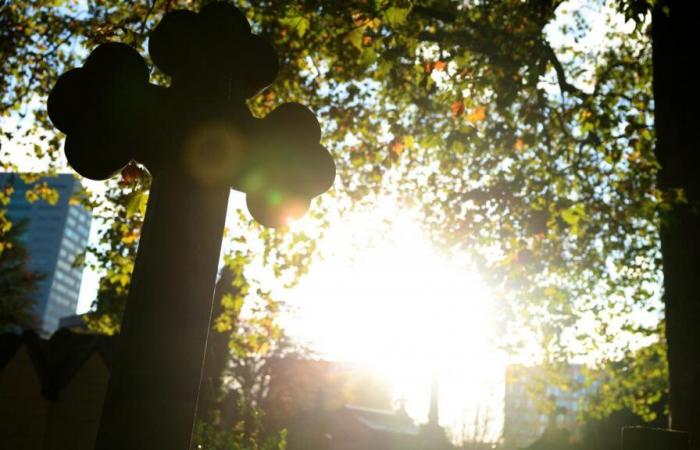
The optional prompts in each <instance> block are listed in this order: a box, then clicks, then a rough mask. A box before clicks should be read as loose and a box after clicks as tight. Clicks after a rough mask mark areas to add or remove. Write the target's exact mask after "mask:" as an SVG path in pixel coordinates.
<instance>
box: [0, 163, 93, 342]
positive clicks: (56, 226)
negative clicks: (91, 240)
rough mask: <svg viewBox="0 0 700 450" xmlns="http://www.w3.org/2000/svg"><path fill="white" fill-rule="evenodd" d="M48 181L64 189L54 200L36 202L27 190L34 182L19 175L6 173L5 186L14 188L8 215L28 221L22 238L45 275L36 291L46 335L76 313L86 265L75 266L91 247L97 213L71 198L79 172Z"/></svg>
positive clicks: (0, 179) (33, 266)
mask: <svg viewBox="0 0 700 450" xmlns="http://www.w3.org/2000/svg"><path fill="white" fill-rule="evenodd" d="M44 182H45V183H46V184H47V185H48V187H50V188H52V189H55V190H56V191H57V192H58V200H57V201H56V203H55V204H54V205H51V204H49V203H48V202H46V201H44V200H36V201H30V200H29V199H28V198H27V195H26V194H27V191H28V190H30V189H31V188H32V186H33V184H26V183H25V182H24V181H23V180H22V178H21V177H20V176H19V174H15V173H0V185H1V186H7V185H8V184H9V185H11V186H12V188H13V189H14V192H13V193H12V197H11V200H10V203H9V205H8V206H7V216H8V217H9V218H10V220H11V221H12V222H20V221H25V220H26V228H25V230H24V233H23V235H22V240H23V242H24V244H25V246H26V248H27V251H28V253H29V263H28V265H29V269H30V270H31V271H33V272H35V273H40V274H43V275H44V279H43V280H42V281H41V282H40V284H39V289H38V291H37V293H36V306H35V315H36V317H37V320H38V322H39V324H40V327H41V330H40V332H41V334H43V335H48V334H51V333H53V332H54V331H55V330H56V329H57V328H58V326H59V320H60V319H61V318H62V317H65V316H69V315H73V314H75V311H76V307H77V305H78V297H79V295H80V284H81V282H82V276H83V268H82V267H74V262H75V260H76V257H77V256H78V255H79V254H80V253H81V252H82V251H83V250H85V247H86V246H87V243H88V237H89V234H90V225H91V222H92V216H91V214H90V213H89V212H88V211H87V210H85V208H83V207H82V206H81V205H79V204H74V203H73V202H71V201H70V199H71V197H72V196H73V194H74V193H76V192H77V191H79V190H80V189H81V185H80V182H79V181H78V180H77V179H76V178H75V177H74V176H73V175H70V174H60V175H58V176H55V177H47V178H44V179H41V180H39V181H37V183H44Z"/></svg>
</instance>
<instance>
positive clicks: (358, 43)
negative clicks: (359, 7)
mask: <svg viewBox="0 0 700 450" xmlns="http://www.w3.org/2000/svg"><path fill="white" fill-rule="evenodd" d="M364 35H365V27H364V26H361V27H357V28H354V29H353V30H352V31H350V32H349V33H348V35H347V36H346V38H345V39H346V40H347V41H348V42H349V43H350V44H352V46H353V47H355V48H356V49H358V50H360V51H362V37H363V36H364Z"/></svg>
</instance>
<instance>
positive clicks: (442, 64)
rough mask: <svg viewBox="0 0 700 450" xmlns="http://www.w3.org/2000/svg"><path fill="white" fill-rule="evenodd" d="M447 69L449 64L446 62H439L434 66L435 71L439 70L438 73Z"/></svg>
mask: <svg viewBox="0 0 700 450" xmlns="http://www.w3.org/2000/svg"><path fill="white" fill-rule="evenodd" d="M445 67H447V63H446V62H445V61H438V62H436V63H435V65H434V66H433V69H434V70H437V71H438V72H442V71H443V70H445Z"/></svg>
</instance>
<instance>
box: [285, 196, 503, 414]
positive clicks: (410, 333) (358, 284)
mask: <svg viewBox="0 0 700 450" xmlns="http://www.w3.org/2000/svg"><path fill="white" fill-rule="evenodd" d="M319 248H320V252H321V254H322V255H323V260H322V261H320V262H318V263H317V264H315V265H314V266H313V267H312V268H311V270H310V272H309V274H308V275H307V276H306V277H304V278H303V279H302V280H301V281H300V283H299V285H298V286H296V287H295V288H294V289H292V290H291V291H290V292H289V293H288V296H287V298H288V300H289V304H290V305H291V306H292V307H294V308H295V310H296V314H295V315H294V316H293V317H291V318H289V320H288V321H287V323H286V325H285V326H286V327H287V329H288V330H289V331H290V333H292V334H293V335H295V336H297V337H298V338H300V339H302V340H304V341H306V342H309V343H311V344H312V346H313V347H314V348H315V349H316V350H317V351H318V352H319V353H320V354H321V355H322V356H323V357H325V358H327V359H332V360H340V361H351V362H357V363H362V364H365V365H368V366H371V367H372V368H374V369H375V370H377V371H379V372H380V373H382V374H384V375H385V376H386V378H387V379H388V380H389V381H390V383H391V385H392V388H393V391H394V397H395V398H397V399H398V398H403V399H405V400H406V402H407V408H408V410H409V413H411V414H412V415H413V416H414V417H415V418H416V419H418V420H424V419H425V417H426V415H427V406H428V396H429V385H430V378H431V375H432V373H433V371H437V373H439V374H440V380H441V382H440V384H441V387H440V389H441V399H440V402H441V414H442V416H443V419H444V421H445V422H447V423H445V425H450V426H455V425H457V426H459V424H455V423H452V422H454V421H458V420H460V417H463V416H464V414H465V410H467V409H469V407H470V405H472V406H473V405H476V404H482V405H483V404H484V403H487V402H492V399H490V397H493V396H494V395H496V396H497V395H498V393H497V392H496V391H498V389H500V388H501V387H502V386H501V385H500V384H499V383H500V381H498V380H500V379H501V378H502V376H503V375H502V372H503V371H504V370H505V369H504V367H505V363H504V362H503V357H502V356H501V354H500V353H499V352H498V350H497V348H496V345H495V342H496V340H497V339H496V338H497V335H498V332H499V326H498V317H497V314H496V308H495V304H494V298H493V295H492V294H491V292H490V289H489V288H488V286H487V285H486V284H485V283H484V282H483V280H482V279H481V278H480V277H479V275H478V274H477V272H476V271H474V270H473V269H472V268H471V267H470V265H469V262H468V258H466V257H464V256H463V257H462V258H458V257H455V256H454V255H453V256H452V257H448V256H447V255H444V254H441V252H439V251H438V250H437V249H436V248H435V247H434V246H433V245H432V243H431V241H430V239H429V238H428V236H427V235H426V234H425V233H424V231H423V230H422V229H421V227H420V225H419V222H418V220H417V214H416V213H415V212H413V211H411V210H407V209H404V208H401V207H400V206H399V205H397V204H396V203H395V202H392V201H390V200H386V201H384V202H379V203H378V206H377V207H375V208H373V209H371V210H365V211H361V212H358V213H354V214H351V215H350V216H348V217H344V218H343V219H342V221H337V222H336V223H335V225H331V227H330V229H329V230H328V232H327V234H326V237H325V238H324V239H323V240H322V241H321V242H320V243H319ZM495 408H498V406H495ZM498 412H500V411H498ZM482 414H483V411H482Z"/></svg>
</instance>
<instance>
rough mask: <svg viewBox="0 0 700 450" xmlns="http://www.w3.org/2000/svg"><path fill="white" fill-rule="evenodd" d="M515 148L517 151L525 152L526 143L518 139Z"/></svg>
mask: <svg viewBox="0 0 700 450" xmlns="http://www.w3.org/2000/svg"><path fill="white" fill-rule="evenodd" d="M513 148H515V149H516V150H518V151H520V150H524V149H525V141H523V140H522V139H521V138H518V139H516V140H515V144H513Z"/></svg>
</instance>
